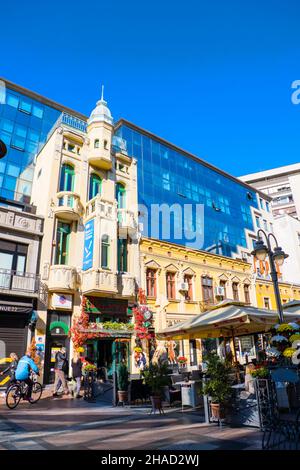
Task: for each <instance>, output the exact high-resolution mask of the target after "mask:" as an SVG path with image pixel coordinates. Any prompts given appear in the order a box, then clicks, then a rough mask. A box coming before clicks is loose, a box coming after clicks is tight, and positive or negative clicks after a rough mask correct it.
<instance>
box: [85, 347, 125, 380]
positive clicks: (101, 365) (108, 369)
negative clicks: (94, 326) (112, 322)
mask: <svg viewBox="0 0 300 470" xmlns="http://www.w3.org/2000/svg"><path fill="white" fill-rule="evenodd" d="M86 357H87V358H88V359H89V360H91V361H92V362H94V363H96V364H97V368H98V369H99V377H101V378H108V379H112V377H113V373H114V372H116V370H117V367H118V365H119V364H120V363H121V362H122V360H125V363H126V365H127V367H128V369H129V366H130V361H129V342H128V341H126V342H125V341H122V339H120V338H114V339H112V338H101V339H98V340H94V341H92V342H90V343H88V344H87V345H86Z"/></svg>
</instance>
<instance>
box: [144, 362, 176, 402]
mask: <svg viewBox="0 0 300 470" xmlns="http://www.w3.org/2000/svg"><path fill="white" fill-rule="evenodd" d="M167 374H168V366H167V365H166V364H160V365H159V364H150V366H149V367H147V368H145V369H144V370H143V371H142V372H141V375H142V377H143V378H144V382H145V384H146V385H148V386H149V387H150V388H151V392H152V394H153V396H159V395H160V394H161V389H162V387H164V386H165V385H169V382H170V379H169V377H168V375H167Z"/></svg>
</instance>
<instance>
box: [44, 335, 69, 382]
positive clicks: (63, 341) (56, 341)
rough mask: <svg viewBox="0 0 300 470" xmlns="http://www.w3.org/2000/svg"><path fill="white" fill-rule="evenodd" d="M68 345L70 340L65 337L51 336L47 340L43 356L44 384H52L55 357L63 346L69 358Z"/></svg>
mask: <svg viewBox="0 0 300 470" xmlns="http://www.w3.org/2000/svg"><path fill="white" fill-rule="evenodd" d="M69 345H70V340H69V338H68V337H67V336H56V337H55V336H52V337H51V338H49V340H48V345H47V349H46V355H45V380H44V382H45V383H47V384H52V383H54V378H55V373H54V365H55V355H56V353H57V352H58V351H59V350H60V348H61V347H62V346H64V347H65V348H66V349H67V357H69Z"/></svg>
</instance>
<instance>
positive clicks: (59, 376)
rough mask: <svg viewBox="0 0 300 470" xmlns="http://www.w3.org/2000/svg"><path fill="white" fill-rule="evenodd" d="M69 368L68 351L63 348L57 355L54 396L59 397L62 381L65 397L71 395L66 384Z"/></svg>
mask: <svg viewBox="0 0 300 470" xmlns="http://www.w3.org/2000/svg"><path fill="white" fill-rule="evenodd" d="M66 367H67V351H66V348H64V347H62V348H61V349H60V350H59V351H58V352H57V353H56V355H55V365H54V372H55V380H54V392H53V396H54V397H57V396H58V393H57V391H58V385H59V382H60V381H61V383H62V386H63V389H64V393H65V395H69V389H68V386H67V383H66V376H65V370H66Z"/></svg>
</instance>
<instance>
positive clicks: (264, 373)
mask: <svg viewBox="0 0 300 470" xmlns="http://www.w3.org/2000/svg"><path fill="white" fill-rule="evenodd" d="M250 374H251V375H252V377H254V378H255V379H266V378H268V377H269V370H268V369H267V367H258V368H257V369H253V370H250Z"/></svg>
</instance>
